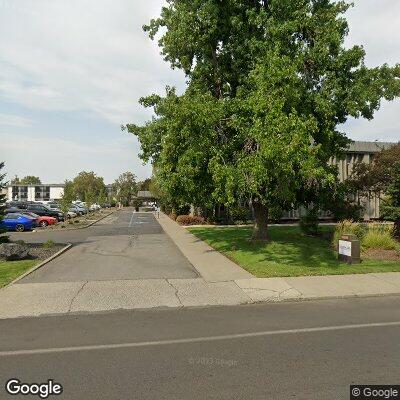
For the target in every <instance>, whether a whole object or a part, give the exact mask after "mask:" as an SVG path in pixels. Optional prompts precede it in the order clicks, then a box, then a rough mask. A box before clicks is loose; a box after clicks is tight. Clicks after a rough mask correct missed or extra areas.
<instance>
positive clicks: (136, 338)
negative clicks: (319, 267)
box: [0, 297, 400, 400]
mask: <svg viewBox="0 0 400 400" xmlns="http://www.w3.org/2000/svg"><path fill="white" fill-rule="evenodd" d="M399 321H400V297H386V298H370V299H351V300H330V301H318V302H317V301H315V302H303V303H286V304H266V305H248V306H235V307H218V308H203V309H184V310H153V311H136V312H112V313H105V314H85V315H73V316H71V315H70V316H57V317H46V318H31V319H15V320H2V321H0V398H1V399H7V398H10V399H19V398H21V399H23V398H25V399H26V398H27V397H18V396H16V397H11V396H8V395H7V394H6V393H5V389H4V387H5V382H6V381H7V380H8V379H10V378H12V377H16V378H19V379H20V380H21V381H22V382H28V383H32V382H45V381H47V379H50V378H52V379H54V380H55V381H56V382H58V383H60V384H62V386H63V389H64V392H63V394H62V395H61V396H60V397H52V398H57V399H58V398H60V399H69V400H75V399H76V400H78V399H79V400H81V399H85V400H91V399H93V400H100V399H104V400H114V399H115V400H125V399H127V400H128V399H129V400H131V399H157V400H159V399H174V400H176V399H184V400H187V399H193V400H195V399H218V400H220V399H246V400H249V399H260V400H261V399H262V400H265V399H268V400H275V399H276V400H285V399H302V400H313V399H315V400H332V399H334V400H338V399H349V386H350V384H353V383H356V384H399V383H400V378H399V372H400V345H399V343H400V342H399V338H400V322H399ZM1 391H3V392H1ZM28 398H29V397H28Z"/></svg>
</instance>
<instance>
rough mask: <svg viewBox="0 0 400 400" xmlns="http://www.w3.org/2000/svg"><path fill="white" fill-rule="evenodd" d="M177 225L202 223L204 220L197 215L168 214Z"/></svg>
mask: <svg viewBox="0 0 400 400" xmlns="http://www.w3.org/2000/svg"><path fill="white" fill-rule="evenodd" d="M170 216H171V218H172V219H174V220H175V221H176V222H177V223H178V224H179V225H204V224H205V220H204V218H203V217H197V216H192V215H179V216H178V217H176V216H175V218H173V217H174V215H170Z"/></svg>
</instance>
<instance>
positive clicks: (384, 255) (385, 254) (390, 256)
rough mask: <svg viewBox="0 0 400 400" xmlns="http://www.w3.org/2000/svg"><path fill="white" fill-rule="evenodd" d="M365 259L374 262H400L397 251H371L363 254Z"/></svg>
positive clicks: (399, 255)
mask: <svg viewBox="0 0 400 400" xmlns="http://www.w3.org/2000/svg"><path fill="white" fill-rule="evenodd" d="M363 257H365V258H370V259H372V260H381V261H399V262H400V254H399V253H398V252H397V251H396V250H380V249H369V250H366V251H365V252H363Z"/></svg>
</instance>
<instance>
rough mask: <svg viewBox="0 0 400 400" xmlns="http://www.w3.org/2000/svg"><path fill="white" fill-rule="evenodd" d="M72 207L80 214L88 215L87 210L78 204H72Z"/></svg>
mask: <svg viewBox="0 0 400 400" xmlns="http://www.w3.org/2000/svg"><path fill="white" fill-rule="evenodd" d="M74 207H76V208H77V209H78V210H79V211H80V212H81V214H87V213H88V209H87V208H86V207H85V206H82V205H80V204H74Z"/></svg>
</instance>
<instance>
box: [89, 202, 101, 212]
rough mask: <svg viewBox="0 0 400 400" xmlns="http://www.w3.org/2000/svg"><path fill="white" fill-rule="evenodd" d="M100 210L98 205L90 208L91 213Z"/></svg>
mask: <svg viewBox="0 0 400 400" xmlns="http://www.w3.org/2000/svg"><path fill="white" fill-rule="evenodd" d="M100 208H101V207H100V206H99V205H98V204H96V203H94V204H92V205H91V206H90V211H97V210H100Z"/></svg>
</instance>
